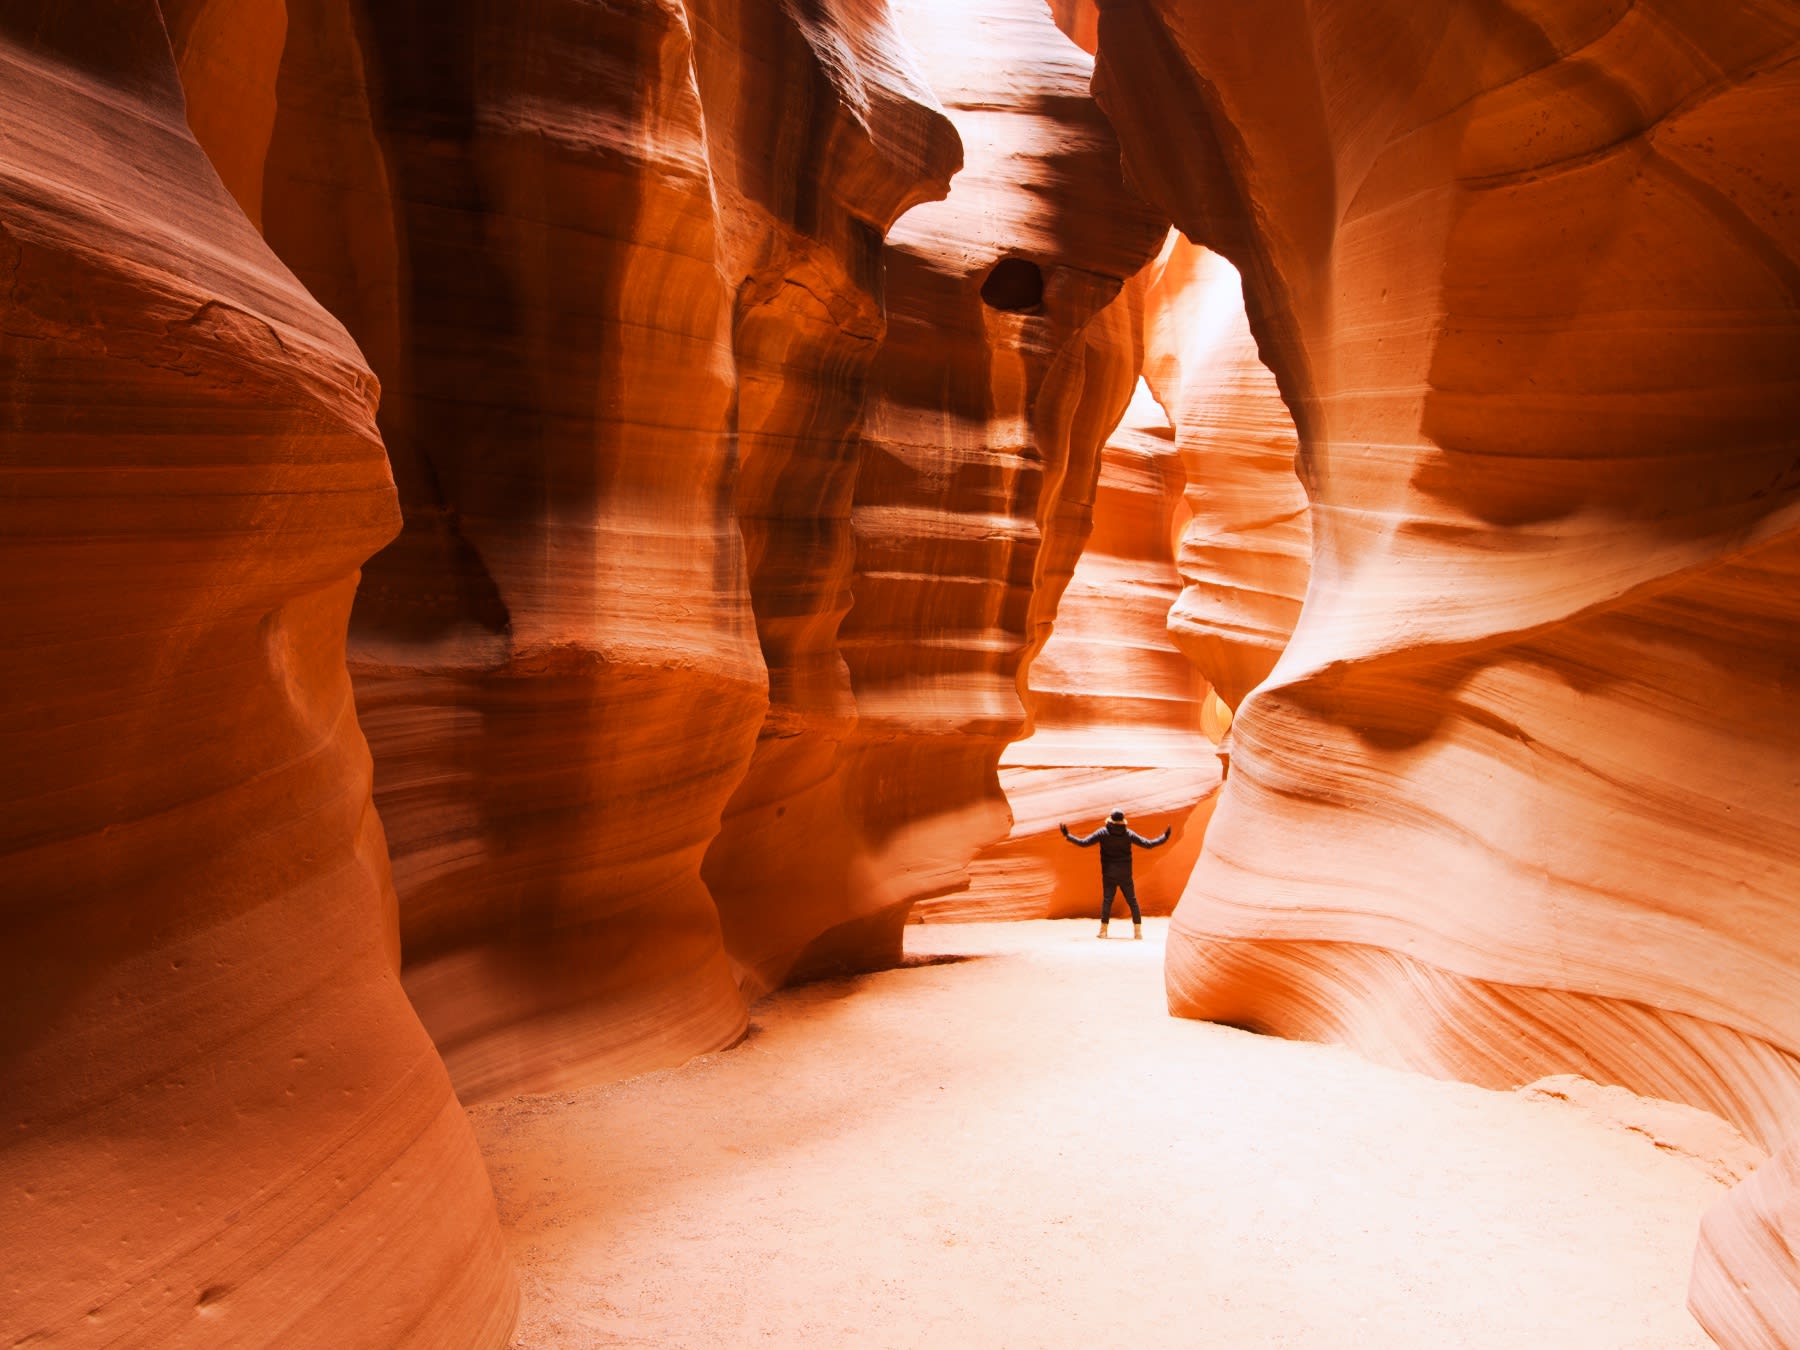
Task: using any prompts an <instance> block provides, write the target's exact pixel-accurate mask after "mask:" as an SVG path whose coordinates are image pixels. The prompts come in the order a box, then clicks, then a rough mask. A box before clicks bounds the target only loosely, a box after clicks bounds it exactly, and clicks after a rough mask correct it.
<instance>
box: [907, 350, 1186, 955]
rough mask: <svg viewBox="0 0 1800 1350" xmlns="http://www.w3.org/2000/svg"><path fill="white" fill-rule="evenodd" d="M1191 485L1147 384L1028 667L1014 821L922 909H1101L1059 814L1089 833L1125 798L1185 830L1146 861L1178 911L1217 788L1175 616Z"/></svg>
mask: <svg viewBox="0 0 1800 1350" xmlns="http://www.w3.org/2000/svg"><path fill="white" fill-rule="evenodd" d="M1185 487H1186V479H1185V478H1184V476H1183V473H1182V463H1181V456H1180V454H1179V452H1178V451H1177V450H1176V447H1175V433H1174V431H1173V429H1172V428H1171V427H1170V426H1169V419H1168V415H1167V414H1166V413H1164V412H1163V410H1162V408H1161V406H1160V405H1158V403H1157V402H1156V400H1155V399H1154V398H1153V397H1152V396H1151V393H1150V390H1149V387H1148V386H1147V385H1145V384H1143V383H1142V382H1140V383H1139V384H1138V387H1137V392H1136V395H1135V397H1134V398H1133V399H1132V402H1131V406H1130V407H1129V408H1128V409H1127V410H1126V414H1125V417H1124V419H1123V420H1122V421H1121V422H1120V424H1119V426H1118V428H1117V430H1115V431H1114V432H1113V434H1112V436H1111V437H1110V438H1109V439H1108V441H1107V444H1106V447H1105V450H1104V451H1103V452H1102V455H1101V460H1100V479H1099V485H1098V490H1097V492H1096V494H1095V498H1094V505H1093V531H1092V534H1091V535H1090V536H1089V538H1088V541H1087V545H1086V547H1085V548H1084V549H1083V551H1082V554H1081V560H1080V561H1079V562H1078V563H1077V564H1076V566H1075V571H1074V575H1073V577H1072V578H1071V579H1070V581H1069V583H1068V586H1067V588H1066V589H1065V590H1064V591H1063V595H1062V601H1061V603H1060V604H1059V606H1058V608H1057V612H1056V627H1055V631H1054V632H1053V633H1052V634H1051V636H1050V640H1049V642H1047V643H1046V644H1045V646H1044V648H1043V650H1042V651H1041V652H1039V653H1038V655H1037V656H1036V658H1035V659H1033V661H1032V663H1031V667H1030V671H1029V680H1030V684H1029V688H1028V689H1027V691H1026V697H1025V702H1026V706H1027V708H1028V709H1029V711H1030V714H1031V734H1030V735H1029V736H1027V737H1026V738H1025V739H1023V740H1020V741H1016V742H1014V743H1013V744H1012V745H1009V746H1007V747H1006V750H1005V752H1004V753H1003V754H1002V755H1001V758H1000V786H1001V789H1002V790H1003V791H1004V792H1005V793H1006V800H1007V805H1008V807H1009V808H1010V809H1011V811H1012V816H1013V826H1012V831H1011V833H1010V834H1009V835H1008V836H1007V838H1006V839H1005V840H1003V841H1001V842H1000V843H998V844H995V845H993V846H991V847H989V848H987V849H985V850H984V851H983V852H982V853H981V854H980V856H978V857H977V858H976V860H975V862H974V863H973V865H972V866H971V868H970V874H971V884H970V888H969V889H968V890H967V891H965V892H959V893H956V894H952V895H948V896H945V897H943V898H942V899H940V900H935V901H928V902H925V903H922V904H920V905H919V906H918V908H917V910H916V912H915V917H918V918H920V919H924V920H927V921H930V920H939V919H987V918H1061V917H1065V916H1068V915H1075V914H1090V913H1094V912H1096V911H1097V908H1098V905H1099V897H1100V881H1099V878H1100V871H1099V858H1098V855H1097V854H1095V853H1093V852H1092V851H1088V850H1082V849H1076V848H1072V847H1070V845H1069V844H1068V843H1067V842H1066V841H1065V840H1064V839H1063V837H1062V834H1061V832H1060V831H1059V830H1058V829H1057V826H1058V825H1059V824H1062V823H1064V822H1066V823H1067V824H1068V825H1069V827H1070V829H1071V830H1074V831H1076V832H1078V833H1081V834H1086V833H1088V832H1090V831H1091V830H1093V829H1094V828H1096V827H1097V826H1098V824H1099V822H1100V821H1101V820H1102V819H1103V818H1104V817H1105V816H1106V815H1107V813H1108V812H1111V811H1113V810H1115V809H1123V810H1124V811H1125V812H1126V813H1127V815H1128V816H1129V817H1130V819H1131V823H1132V826H1133V828H1134V829H1136V830H1137V831H1138V833H1139V834H1143V835H1146V836H1150V835H1156V834H1159V833H1161V831H1162V829H1163V827H1164V826H1165V825H1167V826H1170V827H1171V828H1173V829H1174V831H1175V834H1174V837H1173V838H1172V839H1171V840H1170V842H1169V843H1168V844H1166V845H1164V846H1163V847H1161V848H1159V849H1156V850H1154V851H1151V852H1147V853H1140V854H1139V855H1138V856H1137V858H1136V860H1135V863H1134V868H1133V871H1134V875H1135V879H1136V883H1137V894H1138V901H1139V904H1140V905H1141V906H1142V908H1143V910H1144V911H1145V912H1147V913H1151V914H1167V913H1168V912H1169V911H1170V910H1171V909H1173V908H1174V906H1175V901H1176V899H1177V898H1178V897H1179V896H1180V894H1181V888H1182V885H1183V884H1184V883H1185V882H1186V880H1187V877H1188V873H1189V872H1190V871H1192V870H1193V866H1194V859H1195V857H1196V856H1198V854H1199V852H1200V843H1201V840H1202V839H1203V838H1204V836H1205V830H1206V819H1207V817H1208V816H1209V815H1210V814H1211V811H1212V802H1211V797H1212V794H1213V792H1214V791H1215V790H1216V789H1217V787H1218V784H1219V761H1218V758H1217V755H1216V754H1215V751H1214V746H1213V743H1212V741H1210V740H1208V739H1207V738H1206V737H1205V736H1204V735H1202V734H1201V729H1200V726H1201V708H1202V705H1203V703H1204V700H1205V698H1206V694H1207V685H1206V681H1205V680H1204V679H1202V678H1201V677H1200V676H1199V674H1198V672H1197V671H1196V670H1195V669H1194V667H1193V666H1192V665H1190V664H1189V663H1188V661H1187V660H1186V658H1184V657H1183V656H1182V654H1181V653H1180V652H1179V651H1177V650H1176V648H1175V645H1174V643H1173V642H1171V641H1170V638H1169V633H1168V627H1167V617H1168V613H1169V607H1170V606H1171V604H1173V603H1174V600H1175V597H1176V595H1177V593H1178V592H1179V590H1180V578H1179V577H1178V576H1177V575H1176V572H1175V551H1174V538H1175V533H1176V531H1177V530H1178V528H1179V526H1180V521H1179V519H1178V516H1179V515H1180V514H1183V513H1184V512H1185V503H1184V501H1183V490H1184V488H1185ZM1119 912H1120V913H1125V912H1126V911H1125V910H1124V909H1123V908H1122V907H1121V908H1120V910H1119Z"/></svg>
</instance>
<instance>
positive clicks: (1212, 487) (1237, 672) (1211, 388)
mask: <svg viewBox="0 0 1800 1350" xmlns="http://www.w3.org/2000/svg"><path fill="white" fill-rule="evenodd" d="M1152 277H1153V280H1152V282H1151V285H1150V287H1149V297H1148V313H1147V315H1146V321H1145V345H1146V348H1147V350H1146V353H1145V358H1144V378H1145V379H1146V380H1148V381H1149V383H1150V387H1151V388H1152V389H1153V390H1154V391H1156V395H1157V397H1158V398H1160V399H1161V400H1162V402H1163V404H1164V405H1165V406H1166V407H1168V408H1169V409H1170V410H1171V411H1170V419H1171V421H1172V422H1173V423H1174V425H1175V438H1176V443H1177V444H1178V445H1179V446H1180V447H1181V458H1182V461H1183V463H1184V464H1185V465H1186V467H1187V506H1188V512H1189V518H1188V523H1187V527H1186V528H1185V529H1184V530H1183V531H1182V536H1181V548H1180V552H1179V554H1178V566H1179V568H1180V572H1181V581H1182V591H1181V598H1180V599H1179V600H1178V601H1177V602H1176V604H1175V607H1174V608H1173V609H1172V610H1171V611H1170V613H1169V631H1170V633H1171V634H1172V635H1173V636H1174V638H1175V645H1176V646H1178V647H1179V648H1181V650H1182V652H1183V653H1184V654H1185V655H1186V656H1187V658H1188V659H1189V660H1190V661H1192V662H1193V663H1194V664H1195V665H1196V666H1197V667H1199V669H1200V672H1201V673H1202V674H1203V675H1205V676H1206V678H1207V680H1208V681H1209V682H1210V683H1211V685H1212V686H1213V688H1214V689H1215V690H1217V691H1218V695H1219V697H1220V699H1222V700H1223V701H1224V703H1225V705H1226V706H1227V707H1228V708H1233V709H1235V708H1236V707H1237V706H1238V705H1239V704H1240V703H1242V702H1243V700H1244V696H1245V695H1246V694H1248V693H1249V692H1250V691H1251V690H1252V689H1254V688H1255V687H1256V686H1257V685H1258V684H1260V683H1262V681H1263V680H1264V679H1265V678H1266V677H1267V676H1268V674H1269V672H1270V671H1271V670H1273V669H1274V668H1275V662H1276V660H1277V659H1278V658H1279V657H1280V655H1281V652H1282V649H1283V648H1284V647H1286V646H1287V641H1288V637H1289V635H1291V634H1292V633H1293V631H1294V624H1295V622H1296V621H1297V620H1298V619H1299V617H1300V602H1301V601H1302V600H1304V599H1305V598H1306V582H1307V574H1308V571H1309V569H1310V566H1311V560H1312V527H1311V516H1310V513H1309V512H1308V510H1307V502H1306V492H1305V490H1304V489H1303V488H1302V487H1301V486H1300V480H1299V479H1298V478H1297V477H1295V473H1294V457H1295V454H1296V453H1297V452H1298V450H1299V444H1298V441H1297V438H1296V437H1295V434H1294V420H1293V418H1292V417H1290V416H1289V415H1288V411H1287V408H1286V406H1285V405H1284V404H1283V403H1282V401H1281V394H1280V391H1279V390H1277V389H1276V387H1275V377H1274V376H1273V375H1272V374H1270V372H1269V369H1268V367H1267V366H1265V365H1263V363H1262V362H1261V361H1260V360H1259V359H1258V358H1257V354H1256V342H1255V339H1253V338H1252V337H1251V336H1250V325H1249V321H1248V320H1247V319H1246V317H1245V315H1244V300H1243V288H1242V285H1241V284H1240V282H1239V279H1238V274H1237V269H1236V268H1234V267H1233V266H1232V265H1231V264H1230V263H1228V262H1227V261H1225V259H1224V258H1222V257H1220V256H1219V255H1218V254H1217V253H1213V252H1211V251H1210V250H1208V249H1203V248H1201V247H1199V246H1198V245H1196V244H1192V243H1190V242H1189V241H1188V240H1186V239H1184V238H1182V237H1181V236H1180V235H1179V234H1173V235H1171V236H1170V238H1169V242H1168V245H1167V246H1166V247H1165V248H1164V250H1163V253H1162V256H1161V257H1160V258H1159V259H1158V260H1157V264H1156V266H1155V268H1154V269H1153V270H1152Z"/></svg>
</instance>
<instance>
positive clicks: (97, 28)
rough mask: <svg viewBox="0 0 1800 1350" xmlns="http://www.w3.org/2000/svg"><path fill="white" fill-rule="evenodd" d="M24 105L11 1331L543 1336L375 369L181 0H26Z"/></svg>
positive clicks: (252, 24) (16, 415)
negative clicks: (461, 995) (347, 650)
mask: <svg viewBox="0 0 1800 1350" xmlns="http://www.w3.org/2000/svg"><path fill="white" fill-rule="evenodd" d="M273 8H274V10H275V12H276V13H277V15H278V13H279V8H280V7H279V5H276V6H274V7H273ZM267 11H268V7H266V6H265V7H258V6H251V5H244V6H239V7H238V9H237V12H236V13H235V14H234V15H232V16H226V17H227V18H228V19H229V22H225V20H224V19H222V20H221V22H225V28H224V33H223V36H216V37H214V38H208V37H207V36H206V35H205V33H204V32H199V31H197V30H195V29H192V28H189V29H182V28H180V27H177V28H176V33H177V36H178V38H181V39H182V40H183V42H182V60H181V65H180V80H181V81H191V82H192V83H191V85H190V86H189V97H190V99H191V105H192V106H193V107H194V108H196V109H209V108H210V109H218V108H221V107H228V106H231V105H232V103H233V101H234V99H236V98H237V93H236V92H235V88H236V87H235V85H234V84H233V80H232V76H233V71H234V66H233V60H234V56H233V52H232V51H231V50H229V48H230V47H231V46H232V44H236V43H237V42H239V41H240V39H241V34H242V31H243V30H245V29H248V30H253V31H257V32H261V31H264V30H263V29H262V28H260V27H259V24H260V23H262V22H264V21H266V20H267V19H268V17H269V15H268V12H267ZM220 43H224V44H226V48H227V49H225V50H222V49H221V47H220V45H219V44H220ZM260 50H261V49H260V48H258V49H257V51H260ZM203 125H204V122H203ZM0 127H3V128H4V129H5V130H4V133H3V135H0V409H3V410H4V411H3V412H0V446H3V450H4V452H3V454H0V517H3V518H4V524H3V525H0V566H3V567H4V571H5V576H6V578H7V584H6V586H5V588H4V590H3V591H0V615H3V617H4V622H5V628H6V632H7V635H8V636H7V641H6V643H5V655H4V658H3V659H0V745H3V746H4V753H3V754H0V803H3V805H4V809H3V810H0V822H3V823H0V855H4V856H3V858H0V865H3V868H4V874H5V876H6V884H5V886H4V887H3V888H0V924H3V925H4V940H3V941H0V1037H3V1042H0V1046H3V1048H0V1066H3V1067H0V1075H3V1081H0V1101H4V1104H5V1129H4V1132H3V1133H0V1191H3V1192H4V1194H5V1196H6V1203H5V1204H4V1205H0V1250H4V1251H5V1253H6V1261H5V1263H4V1267H3V1268H0V1340H4V1341H5V1343H6V1344H8V1345H13V1344H24V1343H27V1342H29V1343H31V1344H34V1345H35V1344H46V1345H97V1344H134V1345H158V1346H185V1345H219V1344H227V1343H229V1344H282V1345H327V1344H329V1345H334V1346H368V1347H377V1346H380V1347H389V1346H418V1347H428V1346H429V1347H437V1346H443V1345H448V1344H457V1345H470V1346H481V1345H488V1346H498V1345H502V1344H504V1343H505V1341H506V1337H507V1334H508V1331H509V1329H510V1326H511V1322H512V1316H513V1306H514V1302H515V1294H514V1290H513V1284H512V1277H511V1274H510V1270H509V1268H508V1265H507V1262H506V1259H505V1255H504V1251H503V1246H502V1240H501V1237H500V1232H499V1228H498V1225H497V1223H496V1220H495V1214H494V1204H493V1199H492V1195H491V1193H490V1191H489V1188H488V1182H487V1177H486V1175H485V1173H484V1171H483V1169H482V1164H481V1160H480V1158H479V1156H478V1155H477V1153H476V1149H475V1141H474V1137H473V1135H472V1134H471V1132H470V1130H469V1127H468V1124H467V1121H466V1119H465V1117H464V1115H463V1113H462V1110H461V1108H460V1107H459V1106H458V1104H457V1101H456V1099H455V1097H454V1096H452V1094H451V1089H450V1082H449V1079H448V1077H447V1076H446V1074H445V1072H444V1068H443V1065H442V1063H441V1062H440V1061H439V1059H438V1057H437V1055H436V1054H435V1053H434V1051H433V1049H432V1046H431V1043H430V1041H429V1040H428V1039H427V1037H426V1035H425V1032H424V1030H423V1029H422V1028H421V1027H420V1025H419V1021H418V1019H417V1017H416V1016H415V1015H414V1013H413V1011H412V1009H411V1008H410V1007H409V1006H408V1003H407V999H406V996H405V994H404V993H403V991H402V988H401V983H400V978H399V942H398V932H397V921H396V912H395V900H394V891H393V888H392V884H391V881H390V877H389V871H388V862H387V854H386V850H385V847H384V844H383V839H382V830H381V825H380V822H379V821H378V819H377V817H376V815H375V812H374V810H373V809H372V807H371V804H370V763H369V755H368V750H367V747H366V746H365V744H364V741H363V737H362V735H361V733H360V732H359V731H358V730H357V724H356V718H355V711H354V707H353V704H352V699H351V690H350V683H349V680H348V678H347V676H346V674H345V668H344V629H345V619H346V615H347V614H348V612H349V608H350V602H351V596H352V593H353V590H354V588H355V585H356V576H357V568H358V567H359V565H360V564H361V563H362V561H363V560H364V559H365V558H367V557H368V556H369V555H370V554H371V553H373V552H374V551H375V550H376V549H378V548H379V547H381V545H382V544H383V543H385V542H386V541H387V540H388V539H389V538H390V537H391V536H392V535H393V533H394V532H395V530H396V528H397V526H398V524H399V517H398V512H397V511H396V509H395V502H394V491H393V484H392V481H391V479H390V477H389V474H388V468H387V464H386V461H385V460H384V458H383V455H382V448H381V441H380V439H379V437H378V435H377V433H376V427H375V420H374V407H375V392H376V391H375V383H374V380H373V379H372V378H371V376H370V374H369V370H368V368H367V366H366V365H365V364H364V362H363V360H362V358H361V356H360V355H359V353H358V352H357V349H356V346H355V344H354V343H353V342H352V341H351V340H350V338H349V336H348V335H347V334H346V333H345V331H344V329H343V328H342V327H341V326H340V325H339V324H338V323H337V322H336V321H335V320H334V319H332V318H331V317H330V316H329V315H328V314H327V313H326V312H325V311H324V310H323V309H322V308H321V307H320V306H319V305H318V303H317V302H316V301H315V300H314V299H313V298H312V297H311V296H309V295H308V294H307V292H306V290H305V289H304V288H303V287H302V286H301V285H300V284H299V283H298V282H297V281H296V280H295V278H294V277H293V276H292V275H291V274H290V273H289V272H288V271H287V269H285V268H284V267H283V266H282V265H281V263H280V262H279V261H278V260H277V259H276V257H275V256H274V255H273V254H272V253H271V252H270V251H269V249H268V248H267V247H266V246H265V245H264V243H263V240H262V239H261V238H260V237H259V236H258V234H257V232H256V230H255V228H254V227H253V226H252V224H251V223H250V222H249V221H248V220H247V219H246V218H245V216H244V215H243V213H242V212H241V211H240V209H239V206H238V204H237V202H236V201H234V199H233V197H232V196H231V195H230V193H229V192H228V190H227V188H228V186H232V187H236V188H240V189H241V188H243V186H244V185H243V184H242V183H236V184H228V183H227V182H223V181H221V177H220V175H219V173H218V172H216V171H215V169H214V166H213V164H212V162H210V161H209V160H208V158H207V156H206V154H205V153H203V152H202V148H201V146H200V145H199V144H197V143H196V141H195V139H194V137H193V136H192V135H191V134H190V131H189V127H188V125H187V122H186V120H185V119H184V103H183V84H182V83H181V82H178V75H177V65H176V60H175V54H174V51H173V50H172V48H171V44H170V39H169V36H168V34H167V32H166V31H165V28H164V23H163V19H162V17H161V15H160V14H159V13H158V10H157V7H156V6H155V5H154V4H151V3H148V2H147V0H96V3H94V4H91V5H85V6H41V5H27V4H17V3H15V4H0ZM241 130H242V131H243V132H244V134H245V135H246V136H251V137H253V136H254V135H255V134H256V132H255V128H254V127H248V126H246V127H243V128H241ZM251 158H253V156H251V155H248V154H247V156H246V159H245V161H244V162H249V159H251ZM237 163H238V162H237V161H229V160H228V162H227V166H226V167H227V169H228V171H230V170H231V168H232V167H233V165H234V164H237ZM240 167H241V165H240ZM401 1237H403V1240H396V1239H397V1238H401Z"/></svg>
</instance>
